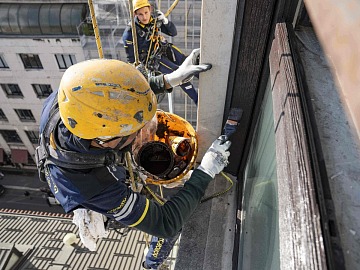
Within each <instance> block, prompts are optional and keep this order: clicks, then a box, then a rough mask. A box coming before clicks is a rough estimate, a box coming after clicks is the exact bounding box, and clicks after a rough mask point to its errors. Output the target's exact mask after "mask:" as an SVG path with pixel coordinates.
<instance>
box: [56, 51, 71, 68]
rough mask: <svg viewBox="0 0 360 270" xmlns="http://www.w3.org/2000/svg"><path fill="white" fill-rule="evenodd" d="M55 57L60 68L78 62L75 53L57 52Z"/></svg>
mask: <svg viewBox="0 0 360 270" xmlns="http://www.w3.org/2000/svg"><path fill="white" fill-rule="evenodd" d="M55 58H56V61H57V63H58V65H59V68H60V69H67V68H68V67H70V66H72V65H73V64H76V58H75V55H73V54H55Z"/></svg>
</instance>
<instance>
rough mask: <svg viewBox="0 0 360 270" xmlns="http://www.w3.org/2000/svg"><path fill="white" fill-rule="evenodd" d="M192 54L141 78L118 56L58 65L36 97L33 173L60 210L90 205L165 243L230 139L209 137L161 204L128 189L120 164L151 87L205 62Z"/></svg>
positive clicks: (151, 98)
mask: <svg viewBox="0 0 360 270" xmlns="http://www.w3.org/2000/svg"><path fill="white" fill-rule="evenodd" d="M199 53H200V50H199V49H197V50H194V51H193V52H192V54H191V55H190V56H189V57H188V58H187V59H186V61H185V62H184V63H183V65H182V66H180V68H179V69H177V70H176V71H175V72H173V73H171V74H167V75H165V76H163V75H160V76H156V77H151V78H149V81H148V80H146V79H145V77H144V76H143V75H142V74H141V73H140V72H139V71H138V70H137V69H136V68H135V67H134V66H132V65H130V64H128V63H124V62H121V61H119V60H107V59H96V60H88V61H84V62H80V63H78V64H75V65H73V66H71V67H70V68H68V69H67V70H66V71H65V73H64V75H63V77H62V79H61V83H60V87H59V89H58V91H56V92H54V93H52V94H51V95H50V96H49V97H48V99H47V100H46V101H45V103H44V108H43V111H42V115H41V123H40V142H39V146H38V147H37V149H36V160H37V165H38V169H39V172H40V178H41V179H43V180H44V181H46V182H47V183H48V185H49V187H50V189H51V191H52V193H53V194H54V196H55V198H56V199H57V200H58V201H59V202H60V204H61V205H62V207H63V208H64V210H65V211H66V212H67V213H68V212H72V211H77V210H81V209H79V208H85V209H90V210H93V211H96V212H97V213H100V214H102V215H104V216H106V217H107V218H109V219H112V220H116V221H117V222H120V223H121V224H123V225H125V226H129V227H135V228H137V229H139V230H142V231H144V232H146V233H149V234H151V235H154V236H156V237H160V238H161V239H163V240H162V242H163V243H164V245H165V246H166V245H168V246H170V245H172V244H173V242H172V241H173V240H174V239H176V236H177V235H178V233H179V231H180V230H181V228H182V226H183V224H184V222H186V221H187V220H188V218H189V216H190V215H191V214H192V212H193V211H194V209H195V208H196V206H197V205H198V203H199V201H200V199H201V197H202V196H203V195H204V192H205V189H206V187H207V185H208V184H209V182H210V181H211V180H212V179H213V178H214V176H215V174H217V173H219V172H220V171H221V170H222V169H223V168H224V166H226V165H227V159H228V156H229V152H228V151H227V150H228V148H229V146H230V142H225V143H224V141H223V140H217V141H216V142H214V144H213V145H212V146H211V147H210V149H209V150H208V152H207V153H206V154H205V156H204V158H203V160H202V162H201V165H200V166H199V167H198V168H197V169H195V170H194V172H193V173H192V176H191V178H190V180H188V182H187V183H186V184H185V186H184V187H183V189H182V190H180V191H179V193H178V194H177V195H175V196H174V197H173V198H172V199H171V200H169V201H168V203H165V205H163V206H160V205H158V204H156V203H154V202H152V201H150V200H148V199H147V198H146V197H145V196H144V195H142V194H140V193H137V192H134V191H132V190H131V189H130V188H129V187H128V184H127V183H126V171H125V168H124V167H123V166H122V165H121V164H122V161H123V153H124V151H128V149H129V148H130V147H131V144H132V142H133V141H134V138H135V136H136V134H137V132H138V131H139V130H140V129H141V128H143V127H144V125H145V124H146V123H147V122H148V121H150V120H151V119H152V118H153V116H154V114H155V111H156V107H157V104H156V99H155V94H156V93H160V92H164V91H165V92H166V91H171V89H172V87H174V86H176V85H179V84H180V83H182V82H183V81H184V80H187V79H188V78H189V77H191V76H193V75H194V74H197V73H199V72H203V71H206V70H208V69H210V68H211V65H209V64H197V63H196V61H197V59H198V56H199ZM174 236H175V238H174ZM157 255H159V256H157V260H153V261H147V262H146V263H145V265H144V266H145V267H146V268H153V269H156V268H157V267H158V266H159V265H160V264H161V262H162V261H163V260H165V259H166V256H167V254H165V253H162V254H157Z"/></svg>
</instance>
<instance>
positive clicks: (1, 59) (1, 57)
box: [0, 54, 9, 68]
mask: <svg viewBox="0 0 360 270" xmlns="http://www.w3.org/2000/svg"><path fill="white" fill-rule="evenodd" d="M0 68H9V66H8V65H7V64H6V61H5V58H4V55H3V54H0Z"/></svg>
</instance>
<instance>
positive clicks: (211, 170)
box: [198, 135, 231, 178]
mask: <svg viewBox="0 0 360 270" xmlns="http://www.w3.org/2000/svg"><path fill="white" fill-rule="evenodd" d="M230 145H231V142H230V141H228V137H227V136H225V135H221V136H220V137H219V138H217V139H216V141H214V142H213V144H212V145H211V146H210V148H209V149H208V150H207V151H206V153H205V155H204V157H203V159H202V161H201V164H200V166H199V167H198V169H199V170H202V171H203V172H204V173H207V174H208V175H210V176H211V177H212V178H214V177H215V175H216V174H218V173H220V172H221V171H222V170H223V169H224V168H225V167H226V166H227V165H228V164H229V161H228V157H229V156H230V152H229V151H228V149H229V147H230Z"/></svg>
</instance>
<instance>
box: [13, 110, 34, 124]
mask: <svg viewBox="0 0 360 270" xmlns="http://www.w3.org/2000/svg"><path fill="white" fill-rule="evenodd" d="M14 110H15V112H16V114H17V115H18V116H19V119H20V121H22V122H27V121H35V118H34V115H33V113H32V112H31V110H27V109H14Z"/></svg>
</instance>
